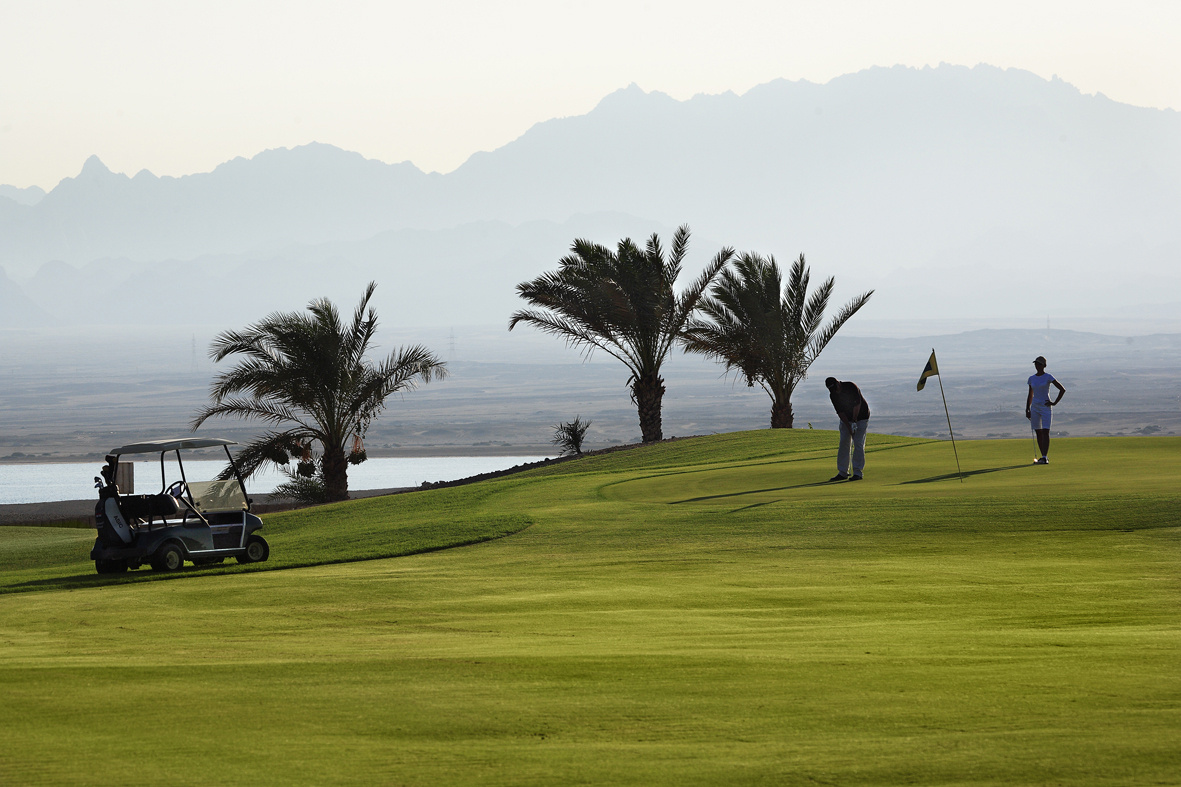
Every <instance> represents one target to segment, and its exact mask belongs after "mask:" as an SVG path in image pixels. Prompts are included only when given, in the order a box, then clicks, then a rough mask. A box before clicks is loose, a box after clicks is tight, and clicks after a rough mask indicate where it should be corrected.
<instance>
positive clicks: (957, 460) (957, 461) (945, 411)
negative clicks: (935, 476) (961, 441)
mask: <svg viewBox="0 0 1181 787" xmlns="http://www.w3.org/2000/svg"><path fill="white" fill-rule="evenodd" d="M931 355H935V348H934V347H932V348H931ZM936 366H938V359H936ZM939 372H940V373H939V374H937V375H935V376H936V377H938V378H939V395H940V396H942V397H943V414H944V415H946V416H947V433H948V434H949V435H951V450H952V452H954V453H955V469H956V472H958V473H959V474H960V483H961V484H962V483H964V471H963V470H961V469H960V452H959V450H958V449H956V447H955V431H954V430H953V429H952V428H951V412H950V411H949V410H948V409H947V396H946V395H944V393H943V370H942V369H940V370H939Z"/></svg>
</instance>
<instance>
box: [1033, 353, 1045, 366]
mask: <svg viewBox="0 0 1181 787" xmlns="http://www.w3.org/2000/svg"><path fill="white" fill-rule="evenodd" d="M1033 362H1034V363H1040V364H1041V365H1042V366H1046V356H1044V355H1039V356H1038V357H1036V358H1034V359H1033Z"/></svg>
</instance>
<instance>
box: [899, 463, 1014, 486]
mask: <svg viewBox="0 0 1181 787" xmlns="http://www.w3.org/2000/svg"><path fill="white" fill-rule="evenodd" d="M1022 467H1033V465H1032V464H1024V465H1009V466H1007V467H988V468H985V469H984V470H969V471H967V472H966V473H947V474H945V475H933V476H931V477H929V478H916V479H915V480H913V481H900V482H899V483H898V486H904V485H906V484H933V483H935V482H936V481H951V480H954V479H957V478H967V477H968V476H970V475H984V474H985V473H999V472H1001V471H1002V470H1017V469H1018V468H1022Z"/></svg>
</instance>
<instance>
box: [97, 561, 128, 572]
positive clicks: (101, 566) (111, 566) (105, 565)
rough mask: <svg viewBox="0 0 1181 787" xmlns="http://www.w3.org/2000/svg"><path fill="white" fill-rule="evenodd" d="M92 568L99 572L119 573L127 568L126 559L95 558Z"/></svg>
mask: <svg viewBox="0 0 1181 787" xmlns="http://www.w3.org/2000/svg"><path fill="white" fill-rule="evenodd" d="M94 570H95V571H97V572H98V573H100V574H119V573H122V572H124V571H126V570H127V561H126V560H96V561H94Z"/></svg>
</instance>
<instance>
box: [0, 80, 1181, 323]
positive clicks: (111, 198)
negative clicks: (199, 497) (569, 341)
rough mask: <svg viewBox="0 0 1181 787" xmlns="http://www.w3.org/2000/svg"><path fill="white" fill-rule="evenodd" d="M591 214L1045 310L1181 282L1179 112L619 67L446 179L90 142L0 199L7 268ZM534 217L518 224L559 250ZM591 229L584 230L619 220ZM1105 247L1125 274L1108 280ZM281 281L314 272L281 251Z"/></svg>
mask: <svg viewBox="0 0 1181 787" xmlns="http://www.w3.org/2000/svg"><path fill="white" fill-rule="evenodd" d="M10 191H11V189H10ZM3 193H4V192H0V196H3ZM608 214H614V215H623V216H628V217H632V218H638V219H640V220H641V223H642V222H643V221H647V222H649V224H650V226H652V228H653V229H656V228H658V227H675V226H677V225H679V224H681V223H689V224H690V225H691V226H692V227H693V229H694V231H695V233H696V235H697V237H698V238H709V239H711V240H712V241H716V242H718V243H722V244H726V245H734V246H737V247H738V248H740V249H744V250H747V249H749V250H757V251H761V252H763V253H774V254H776V255H777V257H779V259H781V260H786V259H790V258H792V257H794V256H796V255H797V254H799V253H800V252H805V253H806V254H807V255H808V259H809V261H810V262H812V263H813V264H814V265H816V266H817V269H818V270H819V271H825V272H831V273H833V274H838V280H839V282H841V283H842V284H843V283H844V282H846V281H848V282H849V285H850V286H851V287H853V288H854V289H856V290H858V291H860V290H863V289H867V288H869V287H874V286H876V287H878V288H879V294H878V296H877V297H875V301H874V304H873V308H874V309H881V310H883V311H882V313H883V314H886V313H894V314H901V313H906V312H907V311H908V310H914V309H916V308H932V306H931V304H933V303H941V302H943V301H947V300H948V295H955V294H956V293H958V292H965V291H966V292H972V293H974V294H976V295H977V296H978V297H976V298H975V299H974V301H973V303H972V304H971V309H974V310H975V311H977V312H979V313H981V314H989V313H1012V312H1024V311H1027V310H1030V309H1040V308H1041V307H1040V306H1039V305H1038V304H1039V301H1040V298H1039V297H1038V295H1037V293H1036V292H1033V291H1031V290H1030V289H1029V286H1028V283H1027V280H1028V278H1029V272H1031V271H1039V272H1040V273H1041V275H1042V277H1043V278H1044V279H1045V280H1047V281H1050V282H1053V283H1054V289H1053V295H1054V299H1055V307H1056V308H1065V309H1073V310H1074V311H1075V312H1080V311H1083V310H1085V309H1089V308H1094V307H1095V305H1096V304H1100V305H1111V306H1117V307H1118V306H1121V305H1122V306H1129V305H1131V304H1134V303H1140V302H1143V301H1144V300H1145V299H1144V297H1143V295H1144V293H1143V286H1141V291H1140V292H1139V293H1136V292H1133V285H1134V284H1135V283H1136V281H1137V280H1138V281H1139V282H1140V283H1141V285H1142V283H1143V282H1151V284H1152V290H1153V294H1154V295H1159V296H1160V299H1161V300H1163V301H1175V300H1178V299H1179V298H1178V294H1179V293H1181V279H1179V278H1178V275H1177V273H1176V271H1177V270H1178V269H1179V268H1181V265H1179V264H1178V263H1181V228H1179V227H1178V223H1177V222H1176V221H1175V216H1176V215H1178V214H1181V116H1179V115H1178V114H1177V113H1176V112H1174V111H1173V110H1157V109H1147V108H1139V107H1132V106H1130V105H1126V104H1120V103H1118V102H1115V101H1112V100H1111V99H1108V98H1107V97H1105V96H1102V95H1101V94H1095V95H1087V94H1083V93H1082V92H1081V91H1080V90H1079V89H1078V88H1077V87H1075V86H1073V85H1070V84H1069V83H1067V82H1064V81H1062V80H1061V79H1058V78H1056V77H1055V78H1051V79H1043V78H1042V77H1039V76H1037V75H1035V74H1032V73H1030V72H1027V71H1022V70H1019V69H1000V68H995V67H992V66H985V65H978V66H974V67H971V68H969V67H966V66H951V65H947V64H943V65H940V66H939V67H935V68H931V67H925V68H921V69H915V68H908V67H902V66H895V67H878V68H872V69H866V70H864V71H861V72H857V73H855V74H847V75H844V76H840V77H837V78H835V79H833V80H831V81H829V82H828V83H825V84H823V85H821V84H817V83H812V82H807V81H804V80H798V81H791V80H783V79H779V80H772V81H770V82H767V83H764V84H762V85H757V86H755V87H752V88H751V89H750V90H748V91H746V92H745V93H743V94H742V95H737V94H735V93H732V92H727V93H721V94H698V95H696V96H693V97H692V98H689V99H686V100H683V101H681V100H677V99H673V98H672V97H670V96H668V95H666V94H663V93H660V92H658V91H652V92H645V91H643V90H642V89H641V88H640V87H639V86H638V85H636V84H635V83H632V84H630V85H628V86H627V87H624V88H621V89H619V90H616V91H614V92H612V93H610V94H608V95H607V96H605V97H604V98H603V99H602V100H601V101H600V102H599V103H598V105H596V107H595V108H594V109H593V110H591V111H590V112H588V113H586V114H583V115H575V116H570V117H565V118H553V119H550V120H546V121H542V122H540V123H537V124H535V125H534V126H532V127H531V128H530V129H528V130H527V131H526V132H525V133H524V134H522V135H521V136H520V137H518V138H517V139H516V140H513V141H512V142H509V143H508V144H506V145H503V146H501V147H500V148H497V149H496V150H494V151H485V152H478V153H475V154H473V155H472V156H471V157H470V158H469V159H468V160H467V161H465V162H464V163H463V164H462V165H461V166H460V167H458V168H457V169H456V170H454V171H452V172H450V173H447V174H440V173H424V172H422V171H421V170H419V169H418V168H417V167H415V166H414V165H413V164H412V163H410V162H400V163H397V164H387V163H385V162H381V161H378V160H376V159H369V158H366V157H364V156H362V155H361V154H359V153H356V152H351V151H345V150H342V149H340V148H337V147H335V146H332V145H328V144H325V143H310V144H309V145H304V146H299V147H296V148H292V149H286V148H277V149H272V150H268V151H263V152H261V153H259V154H257V155H255V156H254V157H252V158H249V159H246V158H242V157H238V158H235V159H231V160H230V161H227V162H224V163H222V164H220V165H218V166H217V167H215V168H214V170H212V171H211V172H208V173H194V174H191V175H184V176H180V177H171V176H163V177H157V176H155V175H153V174H152V173H150V172H148V171H147V170H141V171H140V172H139V173H136V175H135V176H133V177H128V176H127V175H123V174H117V173H112V172H111V171H110V170H109V169H108V168H107V167H106V166H105V165H104V164H102V162H101V161H100V160H99V159H98V158H97V157H91V158H89V159H87V161H86V163H85V164H84V165H83V168H82V170H81V171H80V173H79V175H78V176H77V177H75V178H67V179H63V181H62V182H61V183H59V184H58V186H57V187H55V188H54V189H53V190H52V191H51V192H49V193H48V194H46V195H45V196H44V197H43V198H41V199H40V200H39V201H37V202H36V204H33V205H28V204H18V203H17V202H16V201H14V200H12V199H11V198H9V199H0V267H4V268H5V269H6V270H7V271H8V272H9V274H10V275H11V276H12V277H13V278H14V279H15V280H16V281H22V282H23V281H27V280H29V278H30V277H31V276H32V275H33V273H35V271H36V270H37V269H38V268H39V267H40V266H42V265H44V264H46V263H48V262H50V261H54V260H58V261H64V262H66V263H69V264H70V265H71V266H73V267H74V268H80V267H84V266H87V265H89V264H91V263H93V262H94V261H95V260H100V259H125V260H128V261H130V262H134V263H136V264H145V265H153V264H158V263H163V262H166V261H171V262H169V266H170V267H172V268H175V267H176V266H175V265H173V263H180V262H183V261H186V260H188V261H192V260H199V259H202V258H208V257H210V256H216V255H227V254H228V255H239V256H240V257H242V259H244V260H246V259H249V260H254V261H256V262H257V261H262V260H273V259H277V258H282V257H284V255H286V256H288V257H290V256H295V257H300V258H301V259H305V260H307V262H306V263H302V264H306V265H326V264H331V263H330V262H329V261H328V260H320V261H319V262H315V263H313V262H311V261H310V260H311V258H312V257H314V256H315V250H316V249H326V248H327V246H330V245H333V244H336V245H337V246H338V247H339V249H338V250H337V251H335V252H333V254H337V255H339V254H340V253H344V252H343V251H341V250H344V249H346V248H347V247H349V246H350V244H353V245H355V244H359V243H363V242H365V241H366V240H367V239H371V238H375V237H377V236H379V235H381V234H382V233H387V232H392V231H398V230H408V229H417V230H422V231H429V232H443V233H444V235H440V236H438V237H439V238H440V239H443V238H444V237H445V235H446V232H452V231H453V232H455V233H458V234H459V235H462V234H463V232H464V230H462V228H464V227H468V226H470V225H473V224H477V223H479V222H499V223H502V224H505V225H508V226H510V227H525V226H527V225H529V224H530V223H531V222H546V223H548V225H557V226H564V225H565V224H566V223H567V222H568V221H569V220H570V218H571V217H573V216H579V215H583V216H590V215H608ZM625 225H626V226H629V227H631V226H634V225H631V224H627V223H626V222H624V223H622V224H620V225H619V226H620V227H621V228H622V227H623V226H625ZM548 233H549V231H548V230H546V231H544V232H542V231H540V230H539V234H538V235H537V236H536V237H532V238H526V236H527V235H528V233H524V234H519V238H518V243H519V245H521V247H522V248H525V247H528V252H527V255H534V256H536V255H537V254H540V253H542V252H544V254H552V253H554V252H553V239H552V237H550V235H549V234H548ZM604 233H608V234H607V235H606V236H604V237H599V238H597V240H600V241H602V242H614V240H616V239H618V237H622V236H623V235H624V234H626V233H625V232H623V231H622V229H620V231H618V232H617V233H616V234H615V235H614V237H613V238H612V237H610V235H609V233H610V230H606V229H605V230H604ZM639 234H640V236H641V237H644V236H646V235H647V234H648V232H642V233H639ZM457 237H458V235H457ZM568 240H573V238H570V239H568ZM440 242H441V243H443V245H444V246H446V245H448V244H449V243H451V242H450V241H447V240H440ZM456 247H457V248H458V247H463V248H468V247H466V246H464V243H462V242H458V241H457V246H456ZM295 248H303V249H304V252H300V253H297V254H294V255H292V254H291V250H292V249H295ZM309 250H310V251H309ZM469 251H471V252H472V254H473V255H474V256H473V257H472V259H471V260H470V266H471V267H470V271H471V272H473V273H474V272H476V271H479V272H480V273H479V275H480V276H485V275H486V273H487V271H486V269H487V268H488V266H496V265H500V266H501V267H502V268H503V276H502V278H503V281H497V282H496V283H495V286H498V287H500V288H502V289H504V290H506V291H508V292H511V290H512V287H513V286H514V285H515V284H516V283H517V281H518V279H515V278H513V276H516V275H519V273H517V271H519V268H514V267H513V266H511V265H510V266H504V265H503V264H501V263H500V262H498V259H499V258H497V257H496V256H495V255H493V256H491V257H488V256H483V255H482V254H481V253H480V251H479V250H478V249H474V250H471V249H469ZM562 251H564V250H562ZM562 251H558V252H557V254H559V255H560V254H561V253H562ZM325 253H327V252H325ZM391 253H400V252H396V251H395V250H394V249H391ZM330 256H331V255H330ZM556 259H557V256H554V257H553V261H556ZM1113 260H1117V261H1118V264H1119V269H1120V273H1121V274H1122V275H1121V279H1124V280H1127V281H1128V284H1127V285H1126V286H1124V287H1116V286H1114V285H1113V284H1112V283H1111V281H1110V272H1111V270H1112V264H1113ZM392 262H393V265H392V267H391V268H390V270H402V269H405V267H406V264H407V260H394V261H392ZM243 264H248V263H243ZM415 264H416V265H418V266H419V267H420V268H421V270H419V271H418V272H417V273H416V280H420V281H423V282H426V283H428V284H429V285H430V286H434V287H437V288H439V289H440V290H445V289H446V285H447V282H446V280H445V279H444V278H443V274H442V270H441V269H440V271H438V272H437V275H436V276H435V278H433V279H432V278H430V276H429V275H426V274H429V273H430V272H431V262H430V260H429V259H426V260H418V261H417V262H416V263H415ZM181 267H183V265H182V266H181ZM301 271H303V272H301ZM454 273H455V269H452V274H454ZM291 276H292V277H299V276H305V277H307V278H308V279H309V280H312V279H317V280H318V278H317V277H316V276H311V275H310V274H309V273H307V271H304V270H303V269H300V268H298V267H297V268H293V269H292V271H291ZM424 276H426V278H423V277H424ZM488 281H489V285H490V286H491V285H492V281H491V280H488ZM1018 283H1019V284H1018ZM1115 284H1120V282H1119V281H1117V282H1115ZM1015 285H1016V289H1015ZM34 300H37V298H34ZM39 302H42V303H43V308H44V302H43V301H39ZM937 308H939V309H942V310H944V311H945V312H954V311H956V309H957V307H955V306H950V305H948V306H938V307H937Z"/></svg>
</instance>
